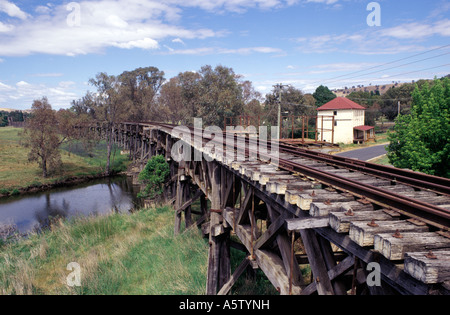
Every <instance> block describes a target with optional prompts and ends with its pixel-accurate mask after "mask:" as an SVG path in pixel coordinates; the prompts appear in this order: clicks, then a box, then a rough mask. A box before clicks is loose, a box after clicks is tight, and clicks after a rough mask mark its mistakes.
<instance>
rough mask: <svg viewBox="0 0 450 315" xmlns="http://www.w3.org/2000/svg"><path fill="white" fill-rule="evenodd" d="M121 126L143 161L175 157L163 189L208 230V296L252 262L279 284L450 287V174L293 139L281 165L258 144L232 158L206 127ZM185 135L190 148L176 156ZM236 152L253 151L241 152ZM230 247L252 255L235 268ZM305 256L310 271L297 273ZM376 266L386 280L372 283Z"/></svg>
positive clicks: (119, 134)
mask: <svg viewBox="0 0 450 315" xmlns="http://www.w3.org/2000/svg"><path fill="white" fill-rule="evenodd" d="M115 131H116V139H115V140H116V142H117V143H118V144H119V145H121V146H122V147H123V148H124V149H125V150H129V151H130V153H131V155H132V158H133V159H134V160H135V161H136V162H139V163H141V165H143V163H145V161H146V160H147V159H148V158H149V157H151V156H153V155H156V154H162V155H164V156H165V157H166V158H167V161H168V162H169V163H170V165H171V178H172V181H171V182H169V183H168V184H167V185H166V188H167V191H166V196H168V199H172V198H174V200H175V208H176V212H175V227H174V229H175V233H178V232H179V228H180V226H181V220H182V215H183V214H184V218H185V223H186V226H191V225H194V224H196V225H198V226H202V230H203V231H204V233H205V234H206V235H208V237H209V244H210V250H209V263H208V283H207V292H206V293H207V294H217V293H220V294H226V293H228V292H229V290H230V289H231V287H232V285H233V283H234V282H235V280H236V278H237V277H239V275H240V274H241V273H242V272H243V271H244V270H245V269H246V267H247V266H248V265H251V266H253V267H255V268H260V269H261V270H262V271H263V272H264V274H265V275H266V276H267V278H268V279H269V280H270V282H271V283H272V284H273V285H274V287H275V288H276V289H277V290H278V291H279V292H280V293H281V294H313V293H318V294H364V293H367V294H394V293H401V294H420V295H423V294H431V293H436V292H437V293H441V294H448V293H449V290H450V260H449V252H450V238H449V234H448V231H449V224H448V222H449V217H450V215H448V214H449V208H450V197H449V195H448V193H447V191H445V189H449V186H450V185H448V183H449V182H450V181H448V182H447V181H446V180H445V179H436V180H435V179H434V178H431V177H420V176H421V175H418V174H414V176H413V175H411V176H410V175H409V173H401V174H400V173H398V174H395V176H396V177H395V178H394V179H393V178H389V177H388V174H387V173H389V172H386V171H384V172H383V170H380V172H379V173H375V171H373V170H371V169H370V165H369V164H361V163H358V162H356V161H352V162H351V164H352V165H353V166H351V167H350V166H345V165H344V164H343V163H344V160H333V159H332V158H331V157H329V156H327V155H324V154H316V156H317V159H313V155H314V154H315V153H311V152H307V151H304V152H305V153H304V154H308V157H305V156H301V155H300V153H298V154H297V153H296V152H295V150H294V151H293V150H291V149H288V148H286V151H284V150H283V148H281V149H279V152H281V153H279V154H278V158H279V160H277V162H278V163H274V162H273V161H271V162H272V163H267V162H262V161H260V160H249V156H250V155H249V150H248V146H249V144H250V143H251V142H248V143H246V144H245V143H244V144H243V142H241V146H239V145H236V146H235V147H234V148H233V150H232V152H233V155H232V156H230V155H229V154H228V155H227V154H226V153H227V152H225V150H221V147H219V146H217V147H216V149H215V150H212V151H211V150H207V148H208V144H209V145H210V146H211V145H212V144H214V143H213V142H212V140H211V137H203V133H202V132H200V139H198V138H195V137H194V134H195V132H198V131H195V130H190V132H192V137H188V138H186V137H184V136H183V135H181V134H180V133H179V132H175V133H174V132H173V126H169V125H164V124H156V123H152V124H150V123H147V124H133V123H126V124H122V125H121V126H120V127H119V128H117V129H116V130H115ZM188 131H189V129H188ZM186 132H187V131H186ZM180 139H182V140H183V142H181V143H180V142H179V141H180ZM236 140H237V138H236ZM237 142H238V143H239V141H237ZM180 144H182V145H181V146H182V147H183V150H186V151H184V152H183V154H185V157H189V158H188V159H185V160H182V161H179V162H177V161H176V157H174V156H173V153H177V152H178V153H180V151H179V150H180V148H179V147H176V149H174V147H175V146H176V145H180ZM271 149H272V147H270V145H269V148H267V151H270V150H271ZM187 151H189V153H188V154H187V153H186V152H187ZM224 152H225V153H224ZM229 152H230V151H228V153H229ZM240 154H241V157H242V154H243V155H245V157H246V158H245V159H244V160H241V161H238V157H239V156H240ZM199 157H200V158H199ZM267 157H268V156H265V158H266V159H267ZM274 160H275V159H274ZM280 161H281V162H280ZM303 170H304V172H303ZM394 172H396V171H394V170H392V173H394ZM399 172H400V171H399ZM316 174H317V176H316ZM319 175H320V176H319ZM338 179H339V180H340V181H338ZM340 183H345V185H342V186H341V185H340ZM422 184H427V185H428V184H429V185H428V186H427V187H433V188H434V187H436V189H427V188H424V186H421V185H422ZM358 185H359V186H361V187H362V188H361V187H356V186H358ZM446 186H447V187H446ZM357 188H358V189H357ZM368 192H370V193H368ZM391 198H393V199H394V200H395V202H394V201H391ZM198 199H200V204H201V212H200V213H197V214H194V213H192V211H191V205H192V203H193V202H194V201H196V200H198ZM208 200H209V201H208ZM208 204H209V206H208ZM231 234H234V235H236V236H237V237H238V238H239V240H240V244H234V243H233V242H231V241H230V235H231ZM231 245H233V246H234V247H236V248H240V249H241V250H244V251H245V252H246V253H247V254H248V255H247V256H246V258H245V259H244V261H243V262H242V263H241V264H240V266H239V267H238V268H237V269H236V270H235V271H234V273H233V274H231V267H230V246H231ZM373 263H376V265H374V264H373ZM305 265H309V267H310V269H311V271H312V277H311V278H305V277H304V276H302V269H303V268H304V267H305ZM374 266H376V268H375V267H374ZM373 268H375V269H373ZM372 270H374V272H375V273H373V272H372ZM378 271H379V272H380V273H379V274H376V272H378ZM378 275H379V282H376V281H375V283H374V282H373V281H372V282H371V281H369V280H373V279H378V278H377V276H378Z"/></svg>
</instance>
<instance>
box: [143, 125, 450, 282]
mask: <svg viewBox="0 0 450 315" xmlns="http://www.w3.org/2000/svg"><path fill="white" fill-rule="evenodd" d="M141 125H142V127H145V128H153V127H157V128H158V129H160V130H163V131H164V132H166V133H168V134H171V132H172V129H173V128H174V127H176V126H175V125H170V124H161V123H153V122H146V123H142V124H141ZM190 130H191V132H192V135H193V134H194V132H195V131H196V130H195V129H193V128H191V129H190ZM197 131H198V130H197ZM224 137H233V139H232V140H233V142H232V143H233V144H234V146H233V148H232V149H233V151H234V152H235V154H238V152H244V153H245V158H244V159H242V158H241V160H238V159H237V156H236V155H235V156H233V157H230V156H227V155H226V154H225V153H226V152H225V149H220V148H221V145H223V143H220V142H216V140H215V138H214V137H202V143H203V145H204V144H205V143H208V142H209V143H210V142H214V143H215V144H217V147H216V149H215V150H214V151H213V152H203V146H202V147H201V148H200V147H197V149H198V150H200V151H202V152H203V153H204V154H207V155H209V156H210V157H211V158H214V159H216V160H217V161H218V162H220V163H222V164H224V165H227V166H228V167H229V168H230V169H232V170H234V172H235V173H237V174H240V175H241V176H244V177H246V178H247V180H248V181H249V182H255V183H259V185H260V186H258V187H260V189H265V190H266V192H267V193H269V194H275V195H280V196H283V198H282V200H283V202H286V204H290V205H292V206H294V207H297V208H298V209H300V210H301V211H302V212H303V213H304V214H306V218H305V216H304V215H302V216H296V217H294V218H293V219H289V220H286V222H287V223H286V224H287V229H288V230H289V231H294V232H299V231H301V230H302V229H305V228H314V229H317V232H318V233H321V234H323V235H324V236H326V237H327V238H328V239H330V241H333V240H334V241H336V242H337V243H339V242H340V241H339V240H340V237H341V236H339V235H346V236H347V237H349V238H350V239H351V240H352V241H353V242H355V243H356V244H358V245H359V246H361V248H372V249H373V250H375V252H378V253H381V254H382V255H383V256H384V257H385V258H386V259H388V260H391V261H393V262H396V263H399V262H400V263H401V264H402V265H404V267H402V269H403V268H404V270H405V271H406V272H407V273H409V274H410V275H411V276H413V277H415V278H416V279H418V280H420V281H422V282H424V283H437V282H440V281H442V278H439V277H435V276H433V275H431V276H430V275H429V273H427V272H428V271H423V266H426V268H428V267H429V266H431V267H429V268H431V269H432V270H434V271H431V274H434V275H435V274H436V272H435V270H437V269H439V268H440V270H443V271H442V272H441V274H442V273H443V274H444V275H448V274H449V273H450V232H449V231H450V180H449V179H446V178H440V177H436V176H431V175H427V174H422V173H417V172H412V171H409V170H402V169H396V168H392V167H387V166H381V165H376V164H373V163H368V162H362V161H358V160H353V159H348V158H343V157H338V156H332V155H328V154H323V153H319V152H316V151H311V150H306V149H304V148H296V147H293V146H291V145H285V144H281V143H280V144H278V149H279V150H278V151H279V152H278V154H276V157H274V156H273V155H271V153H265V152H254V151H252V149H251V148H254V147H255V146H256V147H257V145H259V144H260V143H259V142H258V140H256V139H252V138H249V137H245V138H242V137H241V136H238V135H230V134H227V135H225V136H224ZM191 140H192V141H191V143H190V145H192V146H193V147H195V145H196V144H195V143H194V141H193V140H194V139H191ZM228 140H231V139H230V138H228ZM238 140H239V141H238ZM228 143H231V141H229V142H228ZM197 146H198V143H197ZM267 149H268V150H267V152H269V150H271V149H272V147H271V145H270V143H269V145H268V148H267ZM255 155H258V156H259V157H260V158H261V159H262V160H263V161H267V160H270V159H272V162H273V160H276V163H275V164H273V163H272V164H271V163H267V162H263V161H258V160H254V161H251V160H249V156H253V157H254V156H255ZM322 228H327V229H326V230H323V229H322ZM328 228H329V229H328ZM330 230H333V231H334V232H336V233H334V234H333V233H331V232H330ZM343 249H344V251H346V250H348V249H346V248H343ZM355 251H358V250H355ZM353 254H355V252H353ZM433 268H435V269H433ZM436 268H437V269H436ZM431 269H430V270H431ZM417 270H421V271H420V272H418V271H417ZM433 272H434V273H433ZM444 277H446V278H445V279H447V278H449V280H450V277H449V276H444ZM445 281H446V280H445Z"/></svg>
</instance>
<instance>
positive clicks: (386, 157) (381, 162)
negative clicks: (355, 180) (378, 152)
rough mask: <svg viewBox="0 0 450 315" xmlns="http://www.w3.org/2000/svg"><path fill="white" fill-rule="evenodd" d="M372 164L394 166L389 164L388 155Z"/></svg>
mask: <svg viewBox="0 0 450 315" xmlns="http://www.w3.org/2000/svg"><path fill="white" fill-rule="evenodd" d="M371 163H375V164H380V165H387V166H392V164H391V163H390V162H389V158H388V156H387V155H386V154H385V155H383V156H380V157H379V158H376V159H374V160H372V161H371Z"/></svg>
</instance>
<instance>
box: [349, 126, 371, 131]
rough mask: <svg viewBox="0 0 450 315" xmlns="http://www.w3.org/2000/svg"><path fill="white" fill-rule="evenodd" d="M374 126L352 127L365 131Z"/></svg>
mask: <svg viewBox="0 0 450 315" xmlns="http://www.w3.org/2000/svg"><path fill="white" fill-rule="evenodd" d="M374 128H375V127H371V126H358V127H355V128H353V129H355V130H360V131H367V130H370V129H374Z"/></svg>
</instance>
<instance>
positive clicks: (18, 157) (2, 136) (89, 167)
mask: <svg viewBox="0 0 450 315" xmlns="http://www.w3.org/2000/svg"><path fill="white" fill-rule="evenodd" d="M20 132H22V129H20V128H11V127H4V128H0V190H1V192H0V193H1V194H4V192H8V193H11V192H12V191H13V190H14V189H20V188H26V187H37V186H40V185H42V184H49V183H54V182H58V181H61V180H64V179H66V178H71V177H82V176H89V175H96V174H100V173H102V172H103V171H104V167H105V165H106V146H105V144H104V143H100V144H99V145H98V146H97V147H95V149H94V151H93V154H92V156H89V154H88V153H87V152H85V150H83V149H82V147H81V145H80V144H76V143H75V144H74V145H73V146H72V147H70V146H69V145H64V146H63V147H62V149H61V160H62V163H63V166H62V167H61V169H59V170H56V171H55V172H53V173H52V174H51V175H50V177H48V178H43V177H42V170H41V169H40V168H39V165H38V164H37V163H30V162H29V161H28V152H29V149H27V148H25V147H23V146H22V145H21V144H20V140H21V137H20ZM73 147H76V148H77V150H76V151H75V150H74V149H73ZM127 165H128V157H127V156H122V155H120V151H119V149H118V148H116V155H115V163H114V167H113V170H114V171H124V170H125V169H126V167H127Z"/></svg>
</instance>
